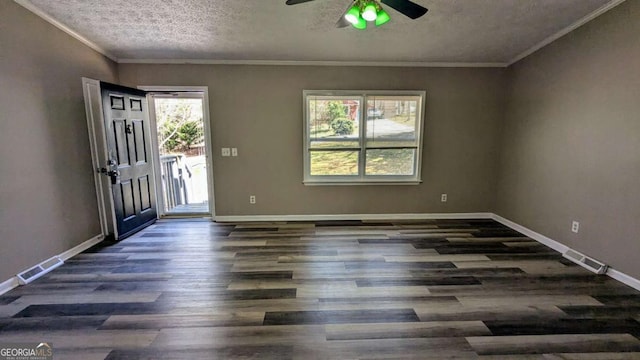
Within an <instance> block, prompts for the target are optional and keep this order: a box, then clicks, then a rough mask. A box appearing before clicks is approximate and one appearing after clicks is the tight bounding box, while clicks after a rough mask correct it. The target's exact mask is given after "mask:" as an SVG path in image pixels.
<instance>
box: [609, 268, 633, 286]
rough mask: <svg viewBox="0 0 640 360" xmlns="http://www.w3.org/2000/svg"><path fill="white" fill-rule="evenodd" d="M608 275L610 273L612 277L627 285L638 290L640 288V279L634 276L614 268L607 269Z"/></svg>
mask: <svg viewBox="0 0 640 360" xmlns="http://www.w3.org/2000/svg"><path fill="white" fill-rule="evenodd" d="M607 275H609V277H610V278H612V279H616V280H618V281H620V282H621V283H623V284H625V285H627V286H631V287H632V288H634V289H636V290H640V280H638V279H636V278H634V277H632V276H629V275H627V274H625V273H623V272H621V271H618V270H616V269H613V268H609V269H607Z"/></svg>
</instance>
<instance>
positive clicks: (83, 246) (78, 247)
mask: <svg viewBox="0 0 640 360" xmlns="http://www.w3.org/2000/svg"><path fill="white" fill-rule="evenodd" d="M102 240H104V235H102V234H100V235H96V236H94V237H92V238H91V239H89V240H87V241H85V242H83V243H82V244H80V245H76V246H74V247H72V248H71V249H69V250H67V251H65V252H63V253H61V254H60V255H58V257H59V258H60V259H62V261H67V260H68V259H70V258H72V257H74V256H76V255H78V254H80V253H81V252H83V251H85V250H87V249H88V248H90V247H92V246H93V245H95V244H97V243H99V242H101V241H102Z"/></svg>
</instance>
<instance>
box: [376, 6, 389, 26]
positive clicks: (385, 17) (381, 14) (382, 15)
mask: <svg viewBox="0 0 640 360" xmlns="http://www.w3.org/2000/svg"><path fill="white" fill-rule="evenodd" d="M389 20H391V16H389V14H388V13H387V12H386V11H384V9H383V8H380V9H379V10H378V16H377V17H376V26H381V25H384V24H386V23H387V22H388V21H389Z"/></svg>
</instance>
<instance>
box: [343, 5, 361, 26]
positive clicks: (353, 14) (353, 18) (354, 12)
mask: <svg viewBox="0 0 640 360" xmlns="http://www.w3.org/2000/svg"><path fill="white" fill-rule="evenodd" d="M344 18H345V20H347V21H348V22H349V23H351V24H352V25H355V24H357V23H358V19H359V18H360V8H359V7H358V6H357V5H354V6H352V7H351V9H349V11H347V13H346V14H344Z"/></svg>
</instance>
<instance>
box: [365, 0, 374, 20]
mask: <svg viewBox="0 0 640 360" xmlns="http://www.w3.org/2000/svg"><path fill="white" fill-rule="evenodd" d="M362 17H363V18H364V19H365V20H367V21H375V20H376V18H377V17H378V14H377V9H376V4H375V2H373V1H370V2H368V3H367V5H365V6H364V9H363V10H362Z"/></svg>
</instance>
